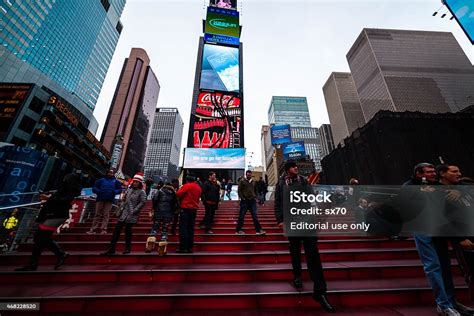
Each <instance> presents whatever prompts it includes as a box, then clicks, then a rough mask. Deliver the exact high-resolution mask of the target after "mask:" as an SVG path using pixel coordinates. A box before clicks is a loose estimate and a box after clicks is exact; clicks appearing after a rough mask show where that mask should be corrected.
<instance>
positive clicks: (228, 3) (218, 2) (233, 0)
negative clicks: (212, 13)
mask: <svg viewBox="0 0 474 316" xmlns="http://www.w3.org/2000/svg"><path fill="white" fill-rule="evenodd" d="M209 5H210V6H212V7H217V8H223V9H231V10H237V0H211V1H210V2H209Z"/></svg>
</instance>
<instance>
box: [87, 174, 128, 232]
mask: <svg viewBox="0 0 474 316" xmlns="http://www.w3.org/2000/svg"><path fill="white" fill-rule="evenodd" d="M114 174H115V172H114V170H113V169H109V170H107V173H106V175H105V177H103V178H101V179H99V180H97V181H96V182H95V184H94V187H93V188H92V191H93V192H94V193H95V194H97V198H96V203H95V215H94V221H93V222H92V227H91V229H90V230H89V231H88V232H87V233H88V234H95V233H96V230H97V228H98V227H99V224H100V227H101V234H102V235H103V234H107V225H108V223H109V216H110V210H111V209H112V204H113V202H114V199H115V196H116V195H117V194H120V193H122V184H121V183H120V181H118V180H117V179H115V176H114Z"/></svg>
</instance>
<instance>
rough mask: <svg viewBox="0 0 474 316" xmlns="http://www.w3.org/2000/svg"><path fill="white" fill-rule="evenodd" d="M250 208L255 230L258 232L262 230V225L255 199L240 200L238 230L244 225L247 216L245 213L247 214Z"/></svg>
mask: <svg viewBox="0 0 474 316" xmlns="http://www.w3.org/2000/svg"><path fill="white" fill-rule="evenodd" d="M248 210H250V212H251V213H252V219H253V224H254V225H255V230H256V231H257V232H258V231H261V230H262V226H261V225H260V222H259V221H258V217H257V201H255V199H251V200H241V201H240V212H239V220H238V222H237V229H236V230H237V231H239V230H241V229H242V227H243V226H244V218H245V214H247V211H248Z"/></svg>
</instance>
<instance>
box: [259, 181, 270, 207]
mask: <svg viewBox="0 0 474 316" xmlns="http://www.w3.org/2000/svg"><path fill="white" fill-rule="evenodd" d="M257 192H258V204H260V205H262V206H263V205H265V195H266V194H267V192H268V190H267V184H266V183H265V181H264V180H263V178H262V177H260V180H258V181H257Z"/></svg>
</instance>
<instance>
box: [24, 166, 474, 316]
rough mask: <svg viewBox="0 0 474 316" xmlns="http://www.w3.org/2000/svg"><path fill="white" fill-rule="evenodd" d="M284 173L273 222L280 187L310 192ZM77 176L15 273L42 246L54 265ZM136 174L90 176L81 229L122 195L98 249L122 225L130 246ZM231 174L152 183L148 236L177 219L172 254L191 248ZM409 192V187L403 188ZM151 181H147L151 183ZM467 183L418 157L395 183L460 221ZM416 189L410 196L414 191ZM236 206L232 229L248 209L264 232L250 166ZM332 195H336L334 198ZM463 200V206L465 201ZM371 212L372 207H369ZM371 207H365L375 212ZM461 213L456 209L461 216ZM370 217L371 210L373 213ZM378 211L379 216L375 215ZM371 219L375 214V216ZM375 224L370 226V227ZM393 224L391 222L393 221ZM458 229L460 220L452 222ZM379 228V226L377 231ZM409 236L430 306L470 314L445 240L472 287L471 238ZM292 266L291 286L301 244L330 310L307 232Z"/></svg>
mask: <svg viewBox="0 0 474 316" xmlns="http://www.w3.org/2000/svg"><path fill="white" fill-rule="evenodd" d="M284 169H285V173H284V174H283V175H282V176H281V177H280V178H279V181H278V184H277V186H276V188H275V216H276V220H277V223H278V225H279V226H280V227H282V226H283V221H284V217H285V213H286V212H285V209H284V207H283V204H284V202H283V201H284V192H287V191H288V189H291V187H293V186H295V185H297V186H298V187H299V188H301V187H308V188H309V190H312V187H311V184H309V183H308V181H307V180H306V179H305V178H304V177H303V176H301V175H299V172H298V167H297V165H296V163H295V162H293V161H288V162H286V163H285V166H284ZM79 183H80V181H79V179H76V177H75V175H74V174H72V175H68V176H66V178H65V179H64V181H63V184H62V186H61V188H60V190H58V191H57V192H56V193H54V194H53V195H52V196H49V197H48V199H47V201H46V203H44V205H43V207H42V209H41V211H40V213H39V216H38V219H37V221H38V223H39V226H38V230H37V231H36V234H35V237H34V246H33V251H32V256H31V258H30V262H29V263H28V264H27V265H25V266H23V267H21V268H18V269H16V270H17V271H34V270H36V269H37V267H38V261H39V257H40V255H41V253H42V251H43V249H44V248H46V247H47V248H49V249H50V250H51V251H52V252H53V253H54V254H56V256H57V262H56V264H55V269H58V268H59V267H61V266H62V265H63V264H64V262H65V260H66V258H67V257H68V254H67V253H66V252H65V251H63V250H62V249H61V247H60V246H59V245H58V244H57V243H56V242H55V241H54V240H53V239H52V238H51V236H52V235H53V233H54V231H55V230H56V228H57V227H58V226H59V225H60V224H61V223H63V222H64V220H65V219H66V218H67V216H68V214H67V213H68V210H69V207H70V205H71V202H72V200H73V199H74V197H76V196H78V195H79V194H80V189H81V188H80V184H79ZM144 183H145V181H144V177H143V174H137V175H135V176H134V177H133V181H132V182H131V184H130V186H129V187H128V188H126V190H125V192H122V184H121V183H120V182H119V181H117V180H116V179H115V177H114V170H108V171H107V173H106V175H105V176H104V177H103V178H101V179H99V180H97V181H96V183H95V185H94V188H93V192H94V193H95V194H96V196H97V198H96V211H95V214H94V218H93V221H92V226H91V228H90V230H89V231H88V232H87V233H88V234H106V233H107V227H108V224H109V223H108V222H109V217H110V212H111V209H112V204H113V203H114V199H115V196H116V195H118V194H123V199H122V201H121V203H120V204H119V205H120V206H119V208H118V210H117V211H116V215H117V217H118V221H117V223H116V225H115V228H114V231H113V234H112V238H111V241H110V243H109V246H108V247H107V249H106V251H105V252H103V253H102V255H113V254H115V247H116V244H117V242H118V240H119V238H120V234H121V231H122V229H123V228H125V248H124V251H123V254H128V253H130V251H131V240H132V230H133V226H134V225H135V224H136V223H137V221H138V219H139V216H140V212H141V211H142V209H143V207H144V205H145V202H146V199H147V196H148V195H149V194H150V192H152V191H150V188H147V190H146V191H145V190H144ZM349 183H350V186H351V187H350V190H351V191H350V195H351V196H353V198H354V199H355V200H354V201H355V207H354V214H355V221H356V222H370V221H371V220H372V219H371V210H372V211H374V209H377V202H374V201H371V200H370V197H369V196H364V195H362V194H360V193H359V192H358V189H357V187H358V186H359V182H358V180H357V179H351V180H350V182H349ZM232 186H233V183H232V180H231V179H227V180H225V179H223V180H222V181H221V182H219V181H217V177H216V173H215V172H213V171H211V172H209V174H208V178H207V179H206V181H204V183H202V181H201V180H200V179H199V178H196V177H194V176H192V175H189V174H188V175H187V177H186V183H185V184H183V185H182V186H180V185H179V181H178V179H174V180H173V181H171V182H169V183H158V185H157V186H156V190H155V192H154V194H152V205H153V207H152V211H151V212H150V216H151V217H152V219H153V225H152V227H151V231H150V236H159V238H160V239H161V240H162V241H166V240H167V239H168V230H169V229H170V227H171V234H175V233H176V227H177V225H178V224H177V223H178V221H179V245H178V247H177V250H176V252H177V253H192V252H193V246H194V232H195V223H196V214H197V210H198V208H199V206H200V202H201V201H202V204H203V205H204V209H205V212H204V217H203V218H202V220H201V221H200V222H199V226H200V228H201V229H203V230H204V231H205V233H206V234H213V231H212V229H213V225H214V218H215V214H216V212H217V211H218V208H219V205H220V203H221V202H222V201H223V200H224V196H227V199H228V200H230V199H231V194H230V193H231V191H232ZM413 186H416V190H415V191H413V190H411V191H408V190H407V189H409V188H414V187H413ZM150 187H151V185H150ZM473 188H474V187H473V186H472V180H470V179H469V178H462V175H461V171H460V168H459V167H458V166H456V165H453V164H441V165H438V166H436V167H435V166H434V165H433V164H430V163H420V164H417V165H416V166H415V167H414V171H413V176H412V178H411V179H410V180H408V181H407V182H405V183H404V184H403V186H402V192H404V190H405V191H406V192H410V194H411V195H410V196H409V198H408V199H407V200H409V201H410V203H411V204H412V205H410V210H412V209H416V208H423V207H425V205H423V204H420V201H424V200H423V199H425V197H426V196H429V195H433V194H438V195H439V192H442V194H443V195H442V196H443V200H442V203H444V208H445V210H447V213H446V214H448V215H447V218H448V219H449V220H450V221H451V223H453V224H455V225H464V226H465V225H466V223H465V221H463V218H462V216H461V215H462V212H460V211H459V209H460V207H459V205H460V204H463V205H466V203H467V204H469V203H473V205H474V189H473ZM413 192H415V195H416V196H413ZM237 193H238V197H239V201H240V207H239V212H238V220H237V225H236V230H235V233H236V234H237V235H243V234H245V231H244V230H243V226H244V218H245V215H246V214H247V212H248V211H250V213H251V215H252V219H253V224H254V226H255V232H256V234H257V235H265V231H264V230H263V228H262V225H261V224H260V222H259V220H258V214H257V213H258V212H257V204H259V205H264V204H265V196H266V193H267V186H266V183H265V181H263V179H262V178H260V179H259V180H258V181H255V179H254V178H253V177H252V171H250V170H248V171H246V172H245V176H244V177H241V178H240V179H239V180H238V189H237ZM336 195H337V194H335V198H336ZM469 205H470V204H469ZM374 212H375V211H374ZM374 212H372V213H374ZM460 214H461V215H460ZM375 217H377V216H375ZM382 217H383V216H382ZM377 218H380V216H378V217H377ZM375 226H377V225H375ZM392 226H393V225H392ZM379 227H382V229H381V230H379V231H377V230H376V231H372V232H371V233H372V235H377V234H382V235H386V236H390V237H399V236H398V235H397V233H398V232H399V230H396V231H390V228H388V230H387V229H386V227H383V225H382V226H380V225H379ZM458 227H459V226H458ZM384 229H385V230H384ZM413 238H414V241H415V244H416V248H417V250H418V253H419V256H420V259H421V262H422V266H423V269H424V272H425V275H426V277H427V279H428V281H429V284H430V286H431V288H432V290H433V295H434V298H435V302H436V305H437V312H438V314H440V315H445V316H457V315H474V309H472V308H470V307H467V306H465V305H463V304H461V303H460V302H459V301H457V300H456V298H455V287H454V282H453V278H452V272H451V259H450V252H449V244H451V246H452V248H453V249H454V251H455V253H456V256H457V258H458V260H459V263H460V268H461V271H462V272H463V274H464V277H465V279H466V280H467V282H468V283H469V286H470V287H471V288H473V283H474V281H473V278H472V273H473V271H474V252H473V251H474V238H473V237H472V236H456V237H451V236H445V235H442V234H441V235H430V234H428V233H426V232H418V233H416V232H415V233H413ZM288 242H289V251H290V256H291V264H292V268H293V277H294V278H293V285H294V286H295V287H296V288H301V287H302V278H301V275H302V264H301V246H303V248H304V250H305V257H306V262H307V265H308V270H309V274H310V277H311V280H312V281H313V299H314V300H315V301H317V302H319V303H320V304H321V306H322V307H323V308H324V309H325V310H326V311H328V312H334V311H335V308H334V307H333V306H332V305H331V304H330V303H329V300H328V298H327V296H326V293H327V285H326V282H325V278H324V274H323V268H322V264H321V258H320V255H319V251H318V238H317V237H316V236H312V237H288Z"/></svg>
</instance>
